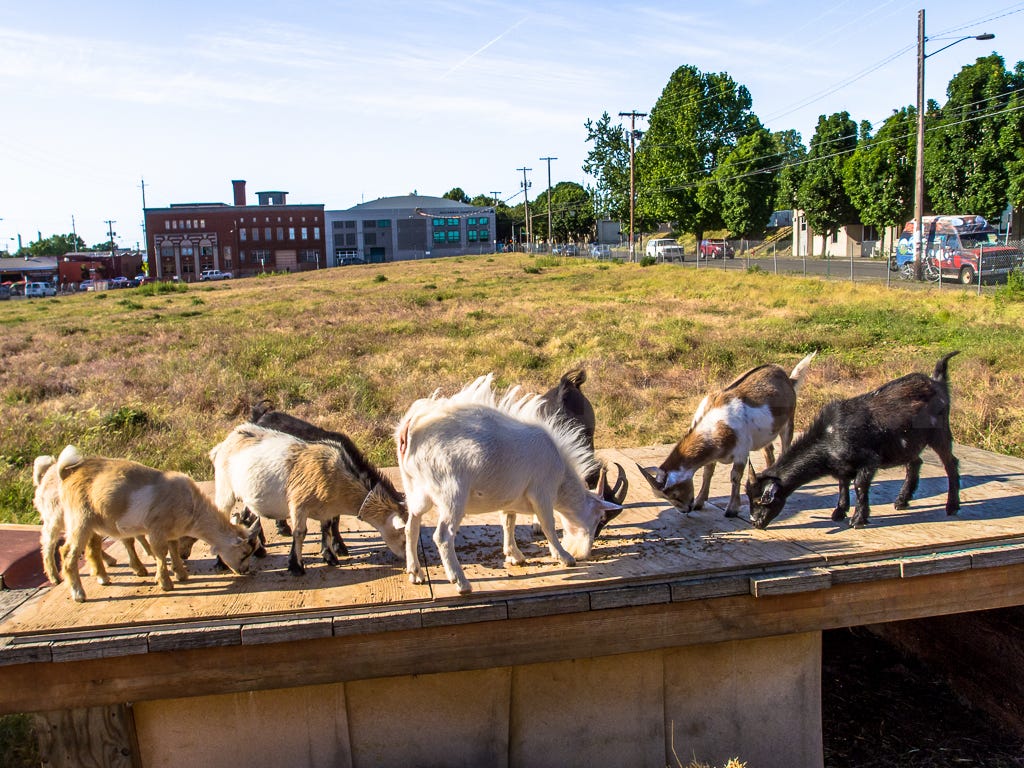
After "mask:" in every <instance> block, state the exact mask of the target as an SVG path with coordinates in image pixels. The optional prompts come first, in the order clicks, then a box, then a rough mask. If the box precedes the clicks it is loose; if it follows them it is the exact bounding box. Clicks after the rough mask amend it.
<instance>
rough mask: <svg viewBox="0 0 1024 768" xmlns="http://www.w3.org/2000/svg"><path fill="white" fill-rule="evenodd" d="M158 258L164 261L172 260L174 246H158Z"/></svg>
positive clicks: (167, 244)
mask: <svg viewBox="0 0 1024 768" xmlns="http://www.w3.org/2000/svg"><path fill="white" fill-rule="evenodd" d="M160 256H161V257H163V258H165V259H173V258H174V246H173V245H171V244H170V243H164V244H163V245H161V246H160Z"/></svg>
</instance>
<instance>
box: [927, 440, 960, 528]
mask: <svg viewBox="0 0 1024 768" xmlns="http://www.w3.org/2000/svg"><path fill="white" fill-rule="evenodd" d="M933 450H935V452H936V453H937V454H939V459H940V460H941V461H942V466H943V468H944V469H945V470H946V479H947V480H948V481H949V489H948V490H947V491H946V514H947V515H955V514H956V513H957V512H959V511H960V462H959V461H958V460H957V458H956V456H954V455H953V451H952V449H951V448H950V447H949V446H947V445H940V446H939V447H938V448H937V449H933Z"/></svg>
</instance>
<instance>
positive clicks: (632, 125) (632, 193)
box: [619, 109, 647, 261]
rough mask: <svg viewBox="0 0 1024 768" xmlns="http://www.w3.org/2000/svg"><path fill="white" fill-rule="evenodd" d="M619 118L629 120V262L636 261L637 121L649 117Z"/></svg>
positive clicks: (633, 114)
mask: <svg viewBox="0 0 1024 768" xmlns="http://www.w3.org/2000/svg"><path fill="white" fill-rule="evenodd" d="M619 117H628V118H629V260H630V261H634V260H635V256H636V254H635V253H634V248H635V242H634V239H633V229H634V225H633V222H634V212H633V211H634V208H635V206H636V170H635V167H634V163H633V156H634V155H635V154H636V119H637V118H638V117H647V113H646V112H637V111H636V110H635V109H634V110H633V111H632V112H619Z"/></svg>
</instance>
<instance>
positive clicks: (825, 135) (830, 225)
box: [798, 112, 857, 256]
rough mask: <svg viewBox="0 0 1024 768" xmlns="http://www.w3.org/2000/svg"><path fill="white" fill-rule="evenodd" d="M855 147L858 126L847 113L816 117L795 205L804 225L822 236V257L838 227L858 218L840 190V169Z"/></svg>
mask: <svg viewBox="0 0 1024 768" xmlns="http://www.w3.org/2000/svg"><path fill="white" fill-rule="evenodd" d="M856 147H857V124H856V123H854V122H853V120H851V119H850V115H849V113H848V112H835V113H833V114H831V115H829V116H828V117H825V115H821V116H820V117H819V118H818V126H817V128H816V129H815V131H814V136H813V137H812V138H811V148H810V151H809V152H808V153H807V166H806V171H805V172H804V178H803V180H802V181H801V183H800V190H799V193H798V202H799V207H800V208H803V210H804V214H805V215H806V216H807V223H808V224H810V225H811V227H812V228H813V229H815V230H816V231H817V232H820V233H821V235H822V240H821V255H822V256H825V255H826V253H827V243H828V239H829V237H830V236H831V235H833V234H835V233H836V232H838V231H839V227H840V226H842V225H843V224H848V223H850V222H852V221H854V220H856V217H857V211H856V209H855V208H854V206H853V203H852V202H850V196H849V195H848V194H847V193H846V189H845V188H844V187H843V176H844V173H843V169H844V166H845V164H846V163H847V161H848V160H849V157H850V155H851V154H852V153H853V151H854V150H855V149H856Z"/></svg>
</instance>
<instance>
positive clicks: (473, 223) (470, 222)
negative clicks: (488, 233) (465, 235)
mask: <svg viewBox="0 0 1024 768" xmlns="http://www.w3.org/2000/svg"><path fill="white" fill-rule="evenodd" d="M466 226H468V227H475V226H476V218H472V219H466Z"/></svg>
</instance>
